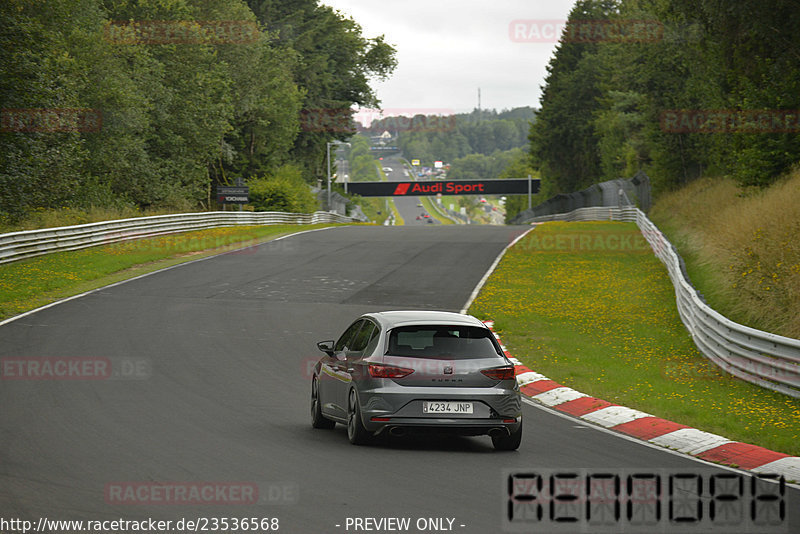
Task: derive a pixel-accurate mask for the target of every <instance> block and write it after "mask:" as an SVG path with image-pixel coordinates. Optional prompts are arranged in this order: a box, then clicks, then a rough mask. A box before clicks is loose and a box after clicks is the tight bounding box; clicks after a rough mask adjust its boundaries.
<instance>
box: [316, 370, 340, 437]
mask: <svg viewBox="0 0 800 534" xmlns="http://www.w3.org/2000/svg"><path fill="white" fill-rule="evenodd" d="M311 426H312V427H314V428H326V429H331V428H333V427H335V426H336V422H335V421H331V420H330V419H327V418H326V417H325V416H324V415H322V405H321V404H320V402H319V381H318V380H317V377H314V378H313V379H312V380H311Z"/></svg>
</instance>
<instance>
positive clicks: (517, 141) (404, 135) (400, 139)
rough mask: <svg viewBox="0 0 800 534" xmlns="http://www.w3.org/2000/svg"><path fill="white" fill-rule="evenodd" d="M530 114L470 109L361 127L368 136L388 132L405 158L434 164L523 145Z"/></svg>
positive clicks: (527, 109) (384, 120)
mask: <svg viewBox="0 0 800 534" xmlns="http://www.w3.org/2000/svg"><path fill="white" fill-rule="evenodd" d="M533 117H534V110H533V109H532V108H530V107H521V108H514V109H511V110H504V111H500V112H497V111H495V110H473V111H472V112H471V113H459V114H455V115H451V116H447V117H440V116H435V115H427V116H426V115H417V116H415V117H413V118H411V119H410V120H408V119H407V120H403V119H402V118H400V117H385V118H382V119H380V120H374V121H372V122H371V123H370V125H369V127H368V128H360V130H361V131H363V132H364V133H368V134H371V135H379V134H381V133H382V132H384V131H388V132H389V133H391V134H392V135H393V136H395V137H396V138H397V143H398V147H399V148H400V150H401V151H402V152H403V154H404V155H405V156H406V157H408V158H414V159H418V160H420V162H421V163H422V165H427V166H433V162H434V161H436V160H440V161H446V162H448V163H452V162H454V161H455V160H456V159H458V158H463V157H464V156H467V155H470V154H483V155H486V156H489V155H491V154H493V153H495V152H497V151H501V152H502V151H506V150H511V149H513V148H518V147H521V146H524V145H526V144H527V137H528V131H529V129H530V121H531V120H533Z"/></svg>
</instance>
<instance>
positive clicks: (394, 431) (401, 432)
mask: <svg viewBox="0 0 800 534" xmlns="http://www.w3.org/2000/svg"><path fill="white" fill-rule="evenodd" d="M389 434H390V435H392V436H405V434H406V431H405V429H404V428H402V427H399V426H393V427H392V428H390V429H389Z"/></svg>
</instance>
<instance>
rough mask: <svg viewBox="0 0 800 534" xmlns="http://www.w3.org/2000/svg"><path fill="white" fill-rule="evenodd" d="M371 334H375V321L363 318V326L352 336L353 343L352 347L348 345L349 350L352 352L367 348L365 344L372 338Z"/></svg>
mask: <svg viewBox="0 0 800 534" xmlns="http://www.w3.org/2000/svg"><path fill="white" fill-rule="evenodd" d="M373 335H375V323H373V322H372V321H367V320H364V326H362V327H361V330H359V331H358V334H356V336H355V338H353V343H352V347H350V350H351V351H352V352H362V351H363V350H364V349H366V348H367V345H368V344H369V342H370V341H371V340H372V336H373Z"/></svg>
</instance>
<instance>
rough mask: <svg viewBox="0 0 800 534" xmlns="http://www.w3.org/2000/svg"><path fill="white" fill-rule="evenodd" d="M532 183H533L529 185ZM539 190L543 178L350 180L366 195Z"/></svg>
mask: <svg viewBox="0 0 800 534" xmlns="http://www.w3.org/2000/svg"><path fill="white" fill-rule="evenodd" d="M529 182H530V184H529ZM529 186H530V192H531V193H538V192H539V179H538V178H537V179H533V180H528V179H527V178H522V179H517V178H511V179H508V180H433V181H429V182H428V181H423V182H349V183H348V184H347V188H348V190H349V191H350V192H351V193H355V194H356V195H361V196H362V197H392V196H409V197H416V196H428V195H438V194H440V193H441V194H442V195H527V194H528V187H529Z"/></svg>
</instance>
